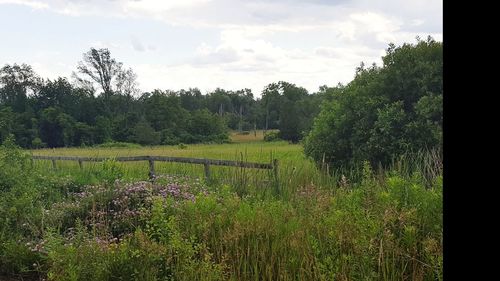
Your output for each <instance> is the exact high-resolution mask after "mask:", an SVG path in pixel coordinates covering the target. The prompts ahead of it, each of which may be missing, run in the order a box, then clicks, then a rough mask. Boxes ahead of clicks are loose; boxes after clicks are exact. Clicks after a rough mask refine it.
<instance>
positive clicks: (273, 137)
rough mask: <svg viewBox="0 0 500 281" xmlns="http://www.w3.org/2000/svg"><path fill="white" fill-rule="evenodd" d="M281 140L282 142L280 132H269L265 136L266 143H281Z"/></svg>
mask: <svg viewBox="0 0 500 281" xmlns="http://www.w3.org/2000/svg"><path fill="white" fill-rule="evenodd" d="M279 140H282V139H281V138H280V132H279V131H271V132H267V133H266V134H265V135H264V141H279Z"/></svg>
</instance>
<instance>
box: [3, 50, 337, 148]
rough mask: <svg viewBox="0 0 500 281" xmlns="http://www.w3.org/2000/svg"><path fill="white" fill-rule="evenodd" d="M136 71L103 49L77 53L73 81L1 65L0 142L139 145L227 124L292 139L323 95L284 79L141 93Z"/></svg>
mask: <svg viewBox="0 0 500 281" xmlns="http://www.w3.org/2000/svg"><path fill="white" fill-rule="evenodd" d="M136 79H137V75H136V74H135V73H134V71H133V70H132V69H131V68H128V69H127V68H124V67H123V64H122V63H121V62H118V61H116V60H115V59H113V58H112V57H111V54H110V52H109V50H108V49H94V48H91V49H90V50H89V51H88V52H86V53H84V54H83V60H82V61H80V62H79V64H78V66H77V70H76V71H75V72H73V73H72V79H71V81H70V80H68V79H67V78H64V77H59V78H57V79H54V80H50V79H43V78H41V77H40V76H39V75H37V73H36V72H35V71H34V70H33V68H32V67H31V66H29V65H26V64H20V65H18V64H13V65H9V64H7V65H5V66H3V67H2V68H0V141H3V140H5V139H6V138H7V136H8V135H10V134H12V135H14V137H15V141H16V143H17V144H18V145H20V146H21V147H25V148H40V147H63V146H66V147H69V146H91V145H95V144H101V143H105V142H111V141H117V142H133V143H139V144H142V145H156V144H178V143H199V142H225V141H228V130H229V129H231V130H239V131H249V130H253V129H264V130H270V129H279V130H280V133H279V136H280V137H281V138H282V139H285V140H289V141H292V142H297V141H299V140H300V139H302V138H303V137H304V136H305V135H306V134H307V132H308V131H309V129H310V128H311V126H312V122H313V119H314V117H315V116H316V115H317V114H318V112H319V108H320V104H321V102H322V100H323V99H324V98H325V97H326V96H328V93H329V92H331V91H333V90H334V88H328V87H326V86H323V87H321V88H320V90H319V91H318V92H317V93H313V94H309V93H308V92H307V90H306V89H304V88H302V87H298V86H296V85H294V84H291V83H287V82H282V81H281V82H278V83H272V84H270V85H268V86H267V87H265V89H264V91H263V92H262V96H261V98H255V97H254V95H253V93H252V92H251V90H250V89H242V90H238V91H227V90H224V89H220V88H217V89H216V90H215V91H212V92H209V93H206V94H202V93H201V92H200V90H199V89H196V88H190V89H187V90H180V91H171V90H154V91H152V92H143V93H141V92H140V91H139V90H138V85H137V82H136Z"/></svg>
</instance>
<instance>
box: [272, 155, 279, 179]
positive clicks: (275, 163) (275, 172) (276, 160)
mask: <svg viewBox="0 0 500 281" xmlns="http://www.w3.org/2000/svg"><path fill="white" fill-rule="evenodd" d="M273 171H274V178H275V179H276V180H278V159H274V160H273Z"/></svg>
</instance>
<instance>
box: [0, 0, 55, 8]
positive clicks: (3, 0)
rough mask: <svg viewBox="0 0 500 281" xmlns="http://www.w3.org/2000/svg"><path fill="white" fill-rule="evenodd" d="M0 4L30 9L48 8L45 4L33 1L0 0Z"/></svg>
mask: <svg viewBox="0 0 500 281" xmlns="http://www.w3.org/2000/svg"><path fill="white" fill-rule="evenodd" d="M2 4H15V5H23V6H28V7H31V8H33V9H46V8H48V7H49V5H48V4H47V3H43V2H40V1H33V0H0V5H2Z"/></svg>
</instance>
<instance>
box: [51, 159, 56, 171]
mask: <svg viewBox="0 0 500 281" xmlns="http://www.w3.org/2000/svg"><path fill="white" fill-rule="evenodd" d="M52 168H53V169H54V170H56V169H57V167H56V159H52Z"/></svg>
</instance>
